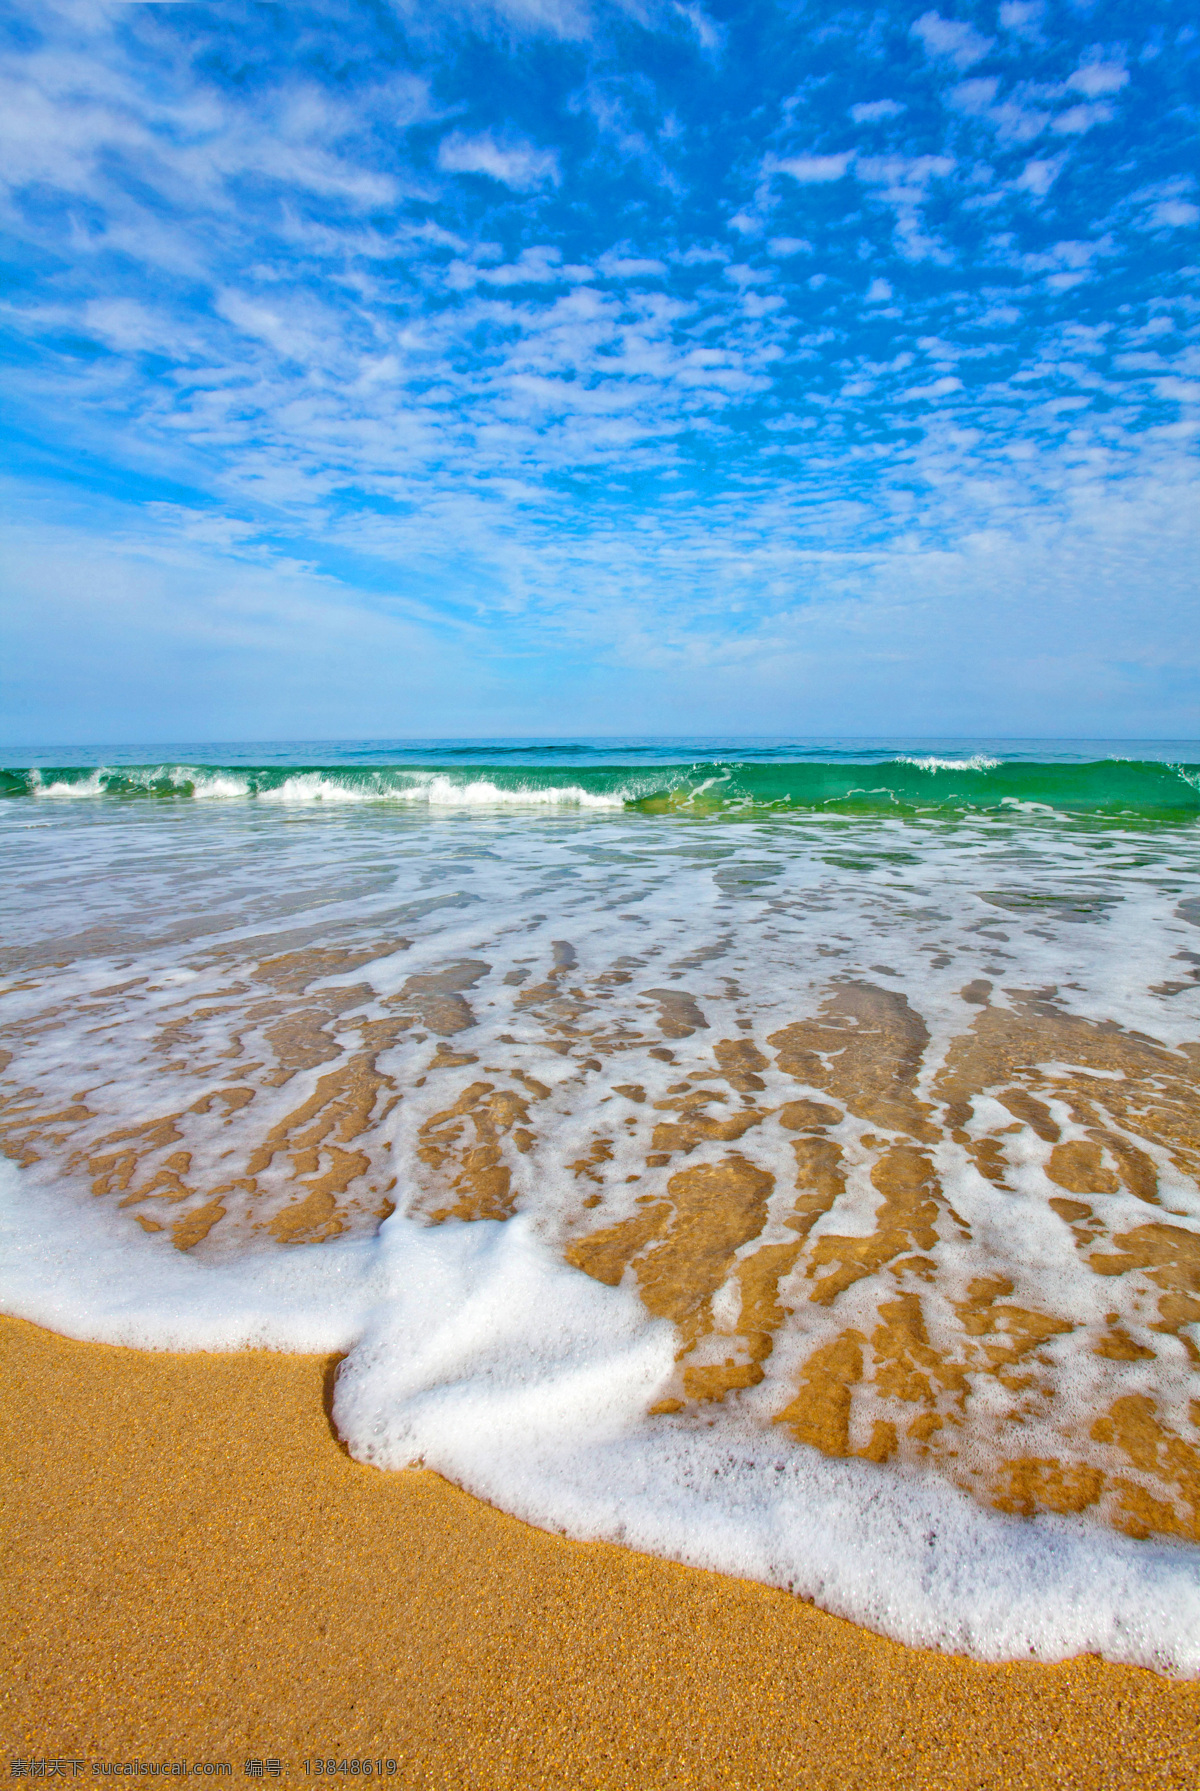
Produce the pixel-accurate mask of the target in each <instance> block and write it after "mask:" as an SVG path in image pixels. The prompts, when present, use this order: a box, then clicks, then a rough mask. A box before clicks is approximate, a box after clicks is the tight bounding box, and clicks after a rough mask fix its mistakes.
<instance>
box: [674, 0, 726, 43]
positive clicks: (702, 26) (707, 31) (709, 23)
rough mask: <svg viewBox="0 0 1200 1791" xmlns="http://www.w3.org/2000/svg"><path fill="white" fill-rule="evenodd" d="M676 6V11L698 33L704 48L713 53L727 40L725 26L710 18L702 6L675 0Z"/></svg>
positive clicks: (697, 35)
mask: <svg viewBox="0 0 1200 1791" xmlns="http://www.w3.org/2000/svg"><path fill="white" fill-rule="evenodd" d="M674 6H675V11H676V12H677V13H678V14H679V15H680V17H681V18H684V19H686V20H687V22H688V24H689V25H690V26H691V28H692V30H693V31H694V32H695V33H696V37H697V39H698V40H699V43H700V48H701V49H702V50H706V51H708V52H709V54H710V55H711V54H713V53H715V52H716V51H718V50H719V49H720V48H721V47H722V45H723V44H724V42H725V31H724V28H723V26H721V25H718V24H717V22H716V20H715V19H710V18H709V16H708V14H707V13H706V12H705V10H704V8H703V7H702V6H696V5H694V4H688V5H684V4H682V3H681V0H674Z"/></svg>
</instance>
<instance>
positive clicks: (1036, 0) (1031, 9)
mask: <svg viewBox="0 0 1200 1791" xmlns="http://www.w3.org/2000/svg"><path fill="white" fill-rule="evenodd" d="M1045 10H1046V9H1045V6H1044V5H1043V3H1042V0H1004V4H1003V5H1002V6H1001V8H1000V23H1001V24H1002V25H1003V27H1004V29H1005V30H1006V31H1013V32H1015V33H1016V34H1017V36H1018V37H1036V36H1037V35H1038V22H1039V20H1040V19H1041V16H1042V14H1043V13H1044V12H1045Z"/></svg>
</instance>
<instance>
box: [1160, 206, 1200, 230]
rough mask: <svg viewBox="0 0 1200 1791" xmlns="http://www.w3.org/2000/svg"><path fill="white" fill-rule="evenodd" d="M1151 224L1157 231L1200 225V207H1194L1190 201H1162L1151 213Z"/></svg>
mask: <svg viewBox="0 0 1200 1791" xmlns="http://www.w3.org/2000/svg"><path fill="white" fill-rule="evenodd" d="M1150 223H1151V225H1152V226H1153V227H1154V228H1156V229H1167V230H1178V229H1182V228H1184V227H1185V226H1186V225H1188V224H1197V223H1200V206H1196V205H1193V204H1192V202H1191V200H1190V199H1160V200H1159V202H1158V204H1157V205H1156V206H1155V207H1154V209H1153V210H1152V211H1151V213H1150Z"/></svg>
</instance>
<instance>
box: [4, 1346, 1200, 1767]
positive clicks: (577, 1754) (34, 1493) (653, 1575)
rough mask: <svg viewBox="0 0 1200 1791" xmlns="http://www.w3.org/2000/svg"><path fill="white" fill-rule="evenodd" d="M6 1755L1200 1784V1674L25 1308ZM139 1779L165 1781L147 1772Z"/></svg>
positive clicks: (318, 1367)
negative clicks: (987, 1653) (355, 1440)
mask: <svg viewBox="0 0 1200 1791" xmlns="http://www.w3.org/2000/svg"><path fill="white" fill-rule="evenodd" d="M0 1336H2V1337H3V1341H4V1347H5V1362H6V1373H5V1393H6V1398H5V1402H4V1427H5V1429H4V1440H3V1457H2V1459H3V1475H2V1480H3V1488H4V1506H5V1511H4V1525H5V1534H6V1538H7V1542H6V1552H7V1557H8V1561H7V1569H6V1573H5V1576H4V1592H3V1598H4V1615H3V1633H4V1637H5V1652H6V1654H7V1656H8V1659H7V1661H6V1663H5V1665H4V1670H3V1683H2V1686H0V1717H2V1719H3V1720H2V1726H0V1741H2V1744H3V1746H4V1748H5V1749H6V1764H7V1756H34V1757H45V1756H54V1755H68V1754H74V1755H75V1756H77V1757H83V1758H85V1759H88V1760H91V1759H93V1758H96V1759H134V1758H139V1757H140V1758H144V1759H152V1758H161V1757H163V1756H164V1755H171V1756H178V1755H187V1756H189V1757H194V1758H205V1757H208V1758H228V1759H230V1760H231V1761H232V1762H233V1766H234V1775H235V1781H236V1782H239V1783H247V1782H250V1781H248V1780H246V1779H245V1778H244V1777H243V1775H242V1761H243V1758H244V1757H245V1756H246V1755H247V1754H257V1755H267V1754H277V1755H280V1756H282V1757H283V1758H284V1759H285V1760H286V1761H287V1762H288V1763H289V1767H290V1771H289V1774H288V1779H287V1780H285V1781H283V1782H291V1783H297V1782H302V1781H303V1778H304V1773H303V1765H302V1762H303V1760H304V1758H305V1757H306V1755H307V1756H313V1755H316V1754H323V1755H333V1756H337V1757H339V1758H340V1757H344V1756H347V1755H353V1754H358V1755H367V1754H371V1755H377V1754H380V1753H384V1754H389V1755H391V1756H393V1757H395V1758H396V1759H397V1760H398V1761H399V1762H400V1765H401V1771H400V1772H399V1773H398V1774H397V1776H396V1777H395V1778H394V1779H392V1780H390V1781H389V1782H390V1783H391V1784H393V1785H396V1786H401V1785H403V1786H431V1787H441V1786H446V1787H451V1786H453V1787H459V1786H463V1787H480V1788H486V1791H500V1788H502V1787H522V1788H523V1787H541V1786H547V1787H560V1786H561V1787H564V1788H565V1787H572V1788H575V1787H631V1788H637V1791H641V1788H643V1787H647V1788H648V1787H674V1786H681V1787H682V1786H695V1787H707V1786H729V1787H745V1788H746V1791H769V1788H772V1787H777V1786H778V1787H784V1786H787V1787H809V1786H812V1787H829V1788H830V1791H834V1788H836V1791H843V1788H849V1787H860V1786H861V1787H873V1786H906V1787H907V1786H912V1787H921V1788H922V1791H924V1788H931V1791H932V1788H934V1787H942V1786H945V1787H955V1788H958V1787H972V1788H978V1791H983V1788H985V1787H1010V1786H1011V1787H1018V1786H1019V1787H1025V1786H1028V1787H1031V1788H1032V1787H1037V1788H1039V1791H1042V1788H1044V1787H1049V1786H1060V1785H1061V1786H1071V1787H1076V1788H1087V1791H1090V1788H1091V1787H1097V1788H1099V1787H1114V1788H1115V1787H1125V1786H1129V1787H1133V1786H1137V1787H1139V1788H1140V1791H1150V1788H1151V1787H1159V1786H1163V1787H1166V1786H1170V1787H1181V1788H1182V1787H1189V1788H1191V1787H1194V1786H1195V1785H1196V1783H1197V1780H1198V1778H1200V1739H1198V1735H1200V1685H1197V1684H1194V1683H1192V1684H1180V1683H1175V1682H1170V1681H1166V1680H1162V1679H1159V1678H1156V1677H1155V1676H1154V1675H1153V1674H1151V1673H1147V1672H1144V1671H1140V1670H1137V1669H1133V1668H1120V1667H1112V1666H1108V1665H1105V1664H1103V1663H1100V1662H1097V1661H1095V1660H1091V1659H1085V1660H1080V1661H1075V1662H1069V1663H1066V1664H1064V1665H1062V1666H1056V1667H1042V1666H1026V1665H1012V1666H998V1667H997V1666H982V1665H979V1664H978V1663H974V1662H970V1661H964V1660H961V1659H956V1658H947V1657H943V1656H939V1655H937V1654H933V1653H927V1652H923V1651H919V1650H914V1649H908V1648H904V1647H901V1646H900V1645H898V1644H896V1643H892V1642H888V1641H884V1640H882V1639H880V1638H878V1637H876V1636H873V1635H870V1634H868V1633H866V1632H865V1631H863V1630H860V1629H858V1628H856V1627H855V1626H854V1625H852V1624H849V1623H845V1622H842V1621H840V1620H839V1619H837V1618H834V1617H830V1616H827V1615H826V1614H824V1613H823V1612H820V1611H817V1610H815V1609H813V1608H812V1607H811V1606H807V1605H803V1604H800V1603H798V1602H797V1601H796V1600H794V1599H792V1598H789V1597H788V1596H786V1595H785V1594H782V1593H778V1592H774V1591H771V1590H768V1589H766V1588H763V1587H759V1586H755V1585H750V1584H745V1583H742V1582H740V1581H736V1580H729V1579H724V1578H722V1577H720V1576H718V1575H715V1574H706V1573H699V1572H696V1571H693V1570H691V1569H688V1568H683V1567H679V1566H676V1565H673V1564H671V1563H669V1562H662V1561H657V1560H652V1559H648V1558H646V1557H641V1556H637V1555H633V1554H629V1553H626V1552H624V1551H622V1550H621V1549H618V1548H614V1547H610V1546H607V1545H603V1544H593V1545H586V1544H579V1543H573V1542H567V1541H564V1540H562V1539H560V1538H557V1537H553V1536H549V1535H545V1534H543V1533H542V1532H540V1531H537V1530H532V1529H529V1528H527V1527H526V1526H525V1525H523V1524H520V1523H518V1522H516V1521H515V1520H514V1519H512V1518H509V1517H506V1516H505V1515H504V1514H502V1513H500V1512H497V1511H493V1510H491V1509H489V1508H488V1507H487V1506H485V1505H482V1504H480V1503H478V1502H477V1501H476V1500H474V1499H471V1498H469V1497H468V1496H467V1495H466V1494H464V1493H461V1492H459V1491H457V1490H456V1489H455V1488H453V1487H451V1486H448V1485H447V1484H446V1483H445V1482H444V1481H442V1480H440V1479H438V1478H437V1477H436V1476H435V1475H432V1474H428V1473H423V1472H413V1473H407V1474H382V1473H379V1472H377V1471H375V1470H373V1469H370V1468H366V1467H363V1466H361V1465H360V1464H358V1463H356V1462H353V1461H351V1460H350V1459H349V1458H348V1457H347V1456H346V1455H345V1454H344V1452H343V1451H342V1450H341V1449H340V1448H339V1446H338V1444H337V1442H336V1439H335V1438H334V1436H333V1434H332V1433H331V1430H330V1428H329V1423H328V1419H327V1417H326V1409H325V1406H326V1397H327V1381H328V1377H329V1373H330V1366H331V1365H330V1364H329V1363H327V1362H326V1361H324V1360H322V1359H320V1358H317V1357H312V1356H290V1357H289V1356H283V1355H269V1354H262V1353H257V1352H244V1353H239V1354H232V1355H199V1354H197V1355H173V1354H167V1353H156V1352H139V1351H134V1350H119V1349H112V1348H108V1347H104V1346H100V1345H95V1344H83V1343H76V1342H73V1341H70V1340H67V1339H64V1338H60V1337H57V1336H54V1335H51V1334H50V1333H47V1332H44V1331H40V1330H38V1329H36V1328H35V1327H33V1326H31V1325H28V1324H25V1323H22V1322H20V1321H16V1320H12V1319H3V1320H0ZM140 1782H142V1783H145V1782H146V1781H145V1780H144V1779H143V1780H141V1781H140Z"/></svg>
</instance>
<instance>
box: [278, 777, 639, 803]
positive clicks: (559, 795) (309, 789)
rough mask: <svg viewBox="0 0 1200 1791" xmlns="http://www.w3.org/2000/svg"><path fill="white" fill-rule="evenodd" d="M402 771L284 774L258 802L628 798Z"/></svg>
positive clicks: (576, 786) (570, 787) (605, 800)
mask: <svg viewBox="0 0 1200 1791" xmlns="http://www.w3.org/2000/svg"><path fill="white" fill-rule="evenodd" d="M401 775H403V774H398V773H397V774H393V775H392V776H391V777H389V778H388V779H386V780H385V779H382V778H375V779H371V780H369V781H365V782H360V781H355V780H352V781H343V780H342V779H340V778H337V777H330V776H329V775H328V774H327V773H324V772H320V771H306V772H302V773H299V774H297V775H296V776H294V777H288V778H285V779H284V781H283V782H282V783H281V784H278V785H276V786H275V787H274V788H273V789H269V790H262V791H260V792H259V801H260V802H271V803H307V802H330V803H367V802H403V803H412V804H425V805H427V806H428V807H430V808H465V809H476V808H533V809H538V808H597V809H619V808H621V807H622V806H623V805H624V802H625V797H624V796H623V795H622V794H621V793H620V792H603V793H597V792H595V791H592V790H585V789H583V788H582V787H581V786H580V785H579V784H551V785H547V786H545V787H544V788H538V787H537V786H534V785H531V786H528V787H525V788H520V789H504V788H502V787H501V786H500V785H499V784H496V783H494V782H493V781H492V780H491V779H490V778H486V777H480V778H472V779H471V781H470V782H469V783H464V782H458V781H456V780H455V779H454V778H452V777H448V776H446V774H445V773H443V772H436V773H432V774H429V775H425V776H422V775H421V774H420V773H411V774H408V781H404V782H400V781H397V780H398V778H399V777H400V776H401Z"/></svg>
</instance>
